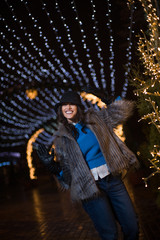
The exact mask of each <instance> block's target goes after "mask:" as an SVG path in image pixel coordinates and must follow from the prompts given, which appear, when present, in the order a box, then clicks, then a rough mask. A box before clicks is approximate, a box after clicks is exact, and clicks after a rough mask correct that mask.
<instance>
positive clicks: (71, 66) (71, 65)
mask: <svg viewBox="0 0 160 240" xmlns="http://www.w3.org/2000/svg"><path fill="white" fill-rule="evenodd" d="M41 2H42V1H41ZM42 5H43V7H42V9H43V10H44V11H45V13H46V15H47V17H48V19H49V23H50V25H51V27H52V30H53V32H54V33H55V35H56V40H57V43H58V45H59V48H60V49H61V50H62V52H63V56H64V57H65V58H66V59H67V61H68V63H69V67H70V69H71V71H72V74H73V75H75V79H77V80H78V82H79V84H80V85H82V84H83V82H82V78H81V77H80V76H79V72H78V71H77V70H76V68H75V67H74V65H75V63H77V61H78V59H75V60H76V61H75V62H74V64H73V60H72V59H71V58H70V57H69V53H68V52H67V50H66V48H65V46H64V43H63V42H62V36H60V35H58V29H57V28H56V27H55V25H54V19H51V17H50V13H49V12H48V11H47V9H46V4H45V3H43V2H42ZM67 36H68V34H67ZM73 57H74V55H73ZM70 80H72V83H74V81H73V77H72V76H71V78H70ZM66 81H67V80H66V79H64V80H63V82H64V83H65V82H66Z"/></svg>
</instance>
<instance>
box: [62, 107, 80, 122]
mask: <svg viewBox="0 0 160 240" xmlns="http://www.w3.org/2000/svg"><path fill="white" fill-rule="evenodd" d="M62 113H63V116H64V117H65V118H67V120H68V122H77V119H76V115H77V105H74V104H72V103H65V104H63V105H62Z"/></svg>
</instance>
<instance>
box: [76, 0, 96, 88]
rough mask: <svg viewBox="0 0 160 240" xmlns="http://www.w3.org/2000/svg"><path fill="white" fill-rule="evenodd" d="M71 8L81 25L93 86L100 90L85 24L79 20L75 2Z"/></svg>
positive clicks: (82, 41)
mask: <svg viewBox="0 0 160 240" xmlns="http://www.w3.org/2000/svg"><path fill="white" fill-rule="evenodd" d="M71 7H72V9H73V11H74V13H75V20H76V21H77V22H78V23H79V28H80V32H81V36H82V40H81V43H82V46H83V49H84V51H85V53H86V58H87V61H88V68H89V71H90V74H91V77H92V80H93V84H94V85H95V86H96V87H97V88H98V87H99V83H98V81H97V76H96V71H95V69H94V67H93V61H92V59H91V55H90V49H89V48H88V47H87V42H86V38H87V36H86V34H85V31H84V29H83V23H82V21H81V20H80V19H79V15H78V12H77V9H76V5H75V2H74V1H71Z"/></svg>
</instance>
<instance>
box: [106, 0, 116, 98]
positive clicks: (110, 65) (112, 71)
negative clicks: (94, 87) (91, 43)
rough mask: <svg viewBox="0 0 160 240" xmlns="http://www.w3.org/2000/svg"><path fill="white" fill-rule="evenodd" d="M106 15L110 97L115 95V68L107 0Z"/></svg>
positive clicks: (109, 6)
mask: <svg viewBox="0 0 160 240" xmlns="http://www.w3.org/2000/svg"><path fill="white" fill-rule="evenodd" d="M106 3H107V13H106V17H107V19H108V21H107V24H106V25H107V28H108V30H109V38H110V45H109V51H110V57H109V63H110V64H109V68H110V77H111V93H112V95H114V94H115V68H114V55H115V54H114V50H113V45H114V38H113V30H112V26H111V23H112V20H111V3H110V1H109V0H107V2H106Z"/></svg>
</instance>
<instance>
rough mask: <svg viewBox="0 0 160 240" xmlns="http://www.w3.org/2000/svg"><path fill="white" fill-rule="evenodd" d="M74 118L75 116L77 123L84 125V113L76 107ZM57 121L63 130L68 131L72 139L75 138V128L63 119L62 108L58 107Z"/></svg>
mask: <svg viewBox="0 0 160 240" xmlns="http://www.w3.org/2000/svg"><path fill="white" fill-rule="evenodd" d="M76 116H77V119H78V121H79V122H81V123H82V124H83V125H84V124H85V112H84V110H83V109H82V108H81V107H80V106H78V105H77V115H76ZM57 120H58V121H59V122H60V123H62V124H63V125H64V126H65V128H66V129H67V130H68V132H69V133H71V134H72V135H73V137H74V138H77V134H78V132H77V130H76V128H75V126H74V125H73V124H71V123H69V122H68V121H67V119H66V118H65V117H64V115H63V113H62V106H59V107H58V111H57Z"/></svg>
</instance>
